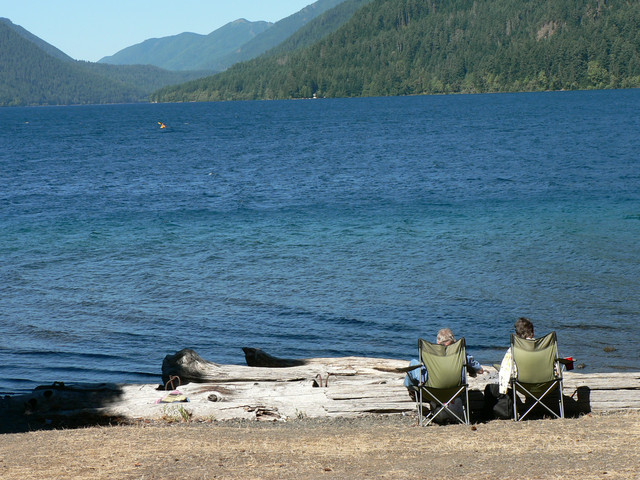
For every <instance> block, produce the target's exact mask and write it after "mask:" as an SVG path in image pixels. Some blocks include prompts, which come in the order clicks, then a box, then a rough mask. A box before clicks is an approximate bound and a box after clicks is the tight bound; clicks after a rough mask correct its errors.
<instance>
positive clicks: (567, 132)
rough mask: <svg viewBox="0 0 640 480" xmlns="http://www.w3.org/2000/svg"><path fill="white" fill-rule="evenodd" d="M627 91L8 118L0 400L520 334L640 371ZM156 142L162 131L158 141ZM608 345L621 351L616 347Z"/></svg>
mask: <svg viewBox="0 0 640 480" xmlns="http://www.w3.org/2000/svg"><path fill="white" fill-rule="evenodd" d="M638 112H640V90H619V91H594V92H559V93H533V94H504V95H456V96H428V97H399V98H366V99H336V100H306V101H278V102H229V103H201V104H198V103H194V104H141V105H109V106H83V107H48V108H4V109H0V331H1V332H2V336H1V338H0V392H1V393H18V392H23V391H25V390H30V389H31V388H33V387H34V386H36V385H41V384H50V383H51V382H53V381H64V382H68V383H74V382H103V381H109V382H127V383H128V382H134V383H138V382H144V383H154V382H160V375H161V365H162V360H163V358H164V356H165V355H167V354H172V353H175V352H176V351H178V350H180V349H182V348H186V347H189V348H193V349H195V350H196V351H197V352H198V353H199V354H200V355H201V356H202V357H204V358H205V359H207V360H211V361H214V362H218V363H236V364H242V363H243V362H244V357H243V353H242V351H241V347H243V346H254V347H260V348H262V349H264V350H266V351H267V352H269V353H271V354H273V355H276V356H282V357H295V358H304V357H317V356H343V355H362V356H373V357H387V358H401V359H410V358H412V357H415V356H416V353H417V339H418V337H424V338H427V339H433V338H434V336H435V333H436V331H437V330H438V329H439V328H441V327H444V326H450V327H451V328H452V329H453V330H454V332H455V333H456V334H458V335H459V336H465V337H466V339H467V344H468V348H469V350H470V351H471V352H472V353H473V354H474V355H475V356H476V358H477V359H478V360H480V361H481V362H482V363H484V364H491V363H495V362H498V361H500V359H501V358H502V355H503V352H504V350H505V348H506V347H507V345H508V341H509V334H510V333H511V332H512V330H513V323H514V321H515V320H516V319H517V318H518V317H519V316H527V317H529V318H531V319H532V320H533V322H534V324H535V326H536V333H537V334H543V333H547V332H548V331H551V330H555V331H557V332H558V336H559V343H560V350H561V353H563V354H565V355H572V356H574V357H577V358H578V361H579V362H581V363H584V364H585V365H586V367H585V370H584V371H585V372H589V371H591V372H593V371H604V372H606V371H618V370H628V369H631V370H640V355H639V353H638V352H639V350H640V336H639V335H638V320H639V318H640V268H639V267H640V241H639V240H638V239H640V159H639V155H640V114H639V113H638ZM158 122H164V123H165V124H166V125H167V128H166V129H161V128H160V126H159V124H158ZM605 347H614V348H615V350H614V351H608V350H611V349H610V348H607V349H606V350H607V351H605Z"/></svg>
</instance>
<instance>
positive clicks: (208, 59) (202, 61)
mask: <svg viewBox="0 0 640 480" xmlns="http://www.w3.org/2000/svg"><path fill="white" fill-rule="evenodd" d="M272 25H273V24H271V23H269V22H249V21H247V20H245V19H239V20H236V21H234V22H230V23H227V24H226V25H224V26H223V27H220V28H218V29H217V30H214V31H213V32H211V33H210V34H208V35H199V34H197V33H181V34H179V35H173V36H170V37H163V38H152V39H149V40H145V41H144V42H142V43H139V44H137V45H132V46H131V47H127V48H125V49H124V50H120V51H119V52H118V53H116V54H114V55H112V56H110V57H104V58H102V59H100V60H99V62H98V63H108V64H112V65H155V66H157V67H161V68H164V69H167V70H209V71H211V72H214V71H215V72H219V71H221V70H224V68H223V67H221V66H220V59H222V58H223V57H226V56H227V55H229V54H231V53H232V52H234V51H236V50H238V49H239V48H240V47H241V46H242V45H244V44H246V43H247V42H248V41H250V40H251V39H252V38H255V37H256V35H259V34H261V33H263V32H264V31H265V30H267V29H269V27H271V26H272Z"/></svg>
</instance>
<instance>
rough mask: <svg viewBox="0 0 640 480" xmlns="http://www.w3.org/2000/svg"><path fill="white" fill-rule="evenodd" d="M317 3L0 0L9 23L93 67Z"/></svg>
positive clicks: (266, 0) (2, 14)
mask: <svg viewBox="0 0 640 480" xmlns="http://www.w3.org/2000/svg"><path fill="white" fill-rule="evenodd" d="M314 2H315V0H173V1H168V0H153V1H152V0H108V1H107V0H102V1H98V0H0V17H4V18H8V19H9V20H11V22H13V23H14V24H16V25H20V26H21V27H22V28H24V29H26V30H28V31H29V32H31V33H32V34H34V35H35V36H37V37H39V38H41V39H42V40H44V41H45V42H47V43H50V44H51V45H53V46H54V47H56V48H58V49H59V50H62V51H63V52H64V53H66V54H67V55H69V56H70V57H72V58H74V59H76V60H87V61H90V62H97V61H98V60H100V59H101V58H103V57H106V56H108V55H113V54H114V53H116V52H118V51H120V50H122V49H123V48H126V47H130V46H131V45H135V44H137V43H141V42H143V41H144V40H147V39H148V38H160V37H168V36H170V35H177V34H179V33H183V32H193V33H199V34H203V35H206V34H209V33H211V32H213V31H214V30H217V29H218V28H220V27H222V26H223V25H225V24H227V23H229V22H232V21H234V20H237V19H239V18H245V19H247V20H249V21H252V22H255V21H259V20H264V21H268V22H277V21H278V20H281V19H283V18H285V17H288V16H289V15H291V14H294V13H296V12H297V11H299V10H301V9H303V8H304V7H306V6H307V5H310V4H312V3H314Z"/></svg>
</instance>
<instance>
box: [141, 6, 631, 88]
mask: <svg viewBox="0 0 640 480" xmlns="http://www.w3.org/2000/svg"><path fill="white" fill-rule="evenodd" d="M638 86H640V2H638V1H637V0H635V1H627V0H606V1H605V0H539V1H533V0H374V1H373V2H372V3H370V4H368V5H367V6H365V7H363V8H362V9H361V10H359V11H358V12H357V13H356V14H355V15H354V16H353V18H352V19H351V20H350V21H349V22H347V23H346V24H345V25H344V26H343V27H341V28H340V29H339V30H338V31H337V32H335V33H334V34H332V35H330V36H328V37H327V38H325V39H324V40H322V41H320V42H318V43H315V44H314V45H312V46H310V47H308V48H305V49H303V50H301V51H296V52H294V53H282V54H278V55H275V56H264V57H261V58H259V59H255V60H253V61H250V62H246V63H242V64H237V65H235V66H234V67H232V68H230V69H229V70H228V71H226V72H223V73H221V74H218V75H215V76H213V77H208V78H206V79H200V80H197V81H194V82H189V83H187V84H185V85H181V86H179V87H175V88H165V89H162V90H160V91H159V92H157V93H156V94H154V95H153V96H152V98H153V99H154V100H158V101H194V100H196V101H205V100H231V99H258V98H301V97H311V96H313V95H317V96H319V97H352V96H369V95H408V94H428V93H453V92H470V93H471V92H510V91H535V90H558V89H587V88H624V87H638Z"/></svg>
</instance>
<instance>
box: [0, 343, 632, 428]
mask: <svg viewBox="0 0 640 480" xmlns="http://www.w3.org/2000/svg"><path fill="white" fill-rule="evenodd" d="M244 353H245V359H246V361H247V363H248V364H249V365H254V366H244V365H221V364H217V363H213V362H210V361H207V360H204V359H203V358H202V357H200V356H199V355H198V354H197V353H196V352H195V351H193V350H189V349H185V350H181V351H179V352H177V353H175V354H173V355H167V356H166V357H165V359H164V361H163V364H162V379H163V383H162V385H160V386H158V385H130V384H99V385H63V384H60V383H56V384H54V385H51V386H43V387H38V388H37V389H35V390H34V391H33V392H32V393H30V394H27V395H18V396H14V397H5V398H3V399H0V432H6V431H21V430H19V429H16V428H15V422H13V423H12V420H15V419H19V420H20V422H21V427H19V428H20V429H22V430H24V429H33V428H43V427H46V426H50V425H54V426H55V425H56V422H58V421H59V419H60V418H67V419H68V418H82V417H87V418H93V417H101V418H103V419H104V418H106V419H109V420H113V419H120V420H151V419H165V420H175V421H184V420H188V419H191V420H203V421H206V420H226V419H238V418H244V419H258V420H286V419H290V418H303V417H331V416H344V417H351V416H360V415H367V414H403V415H416V406H415V403H414V402H413V401H412V400H411V399H410V397H409V395H408V394H407V390H406V388H405V387H404V385H403V380H404V376H405V371H406V369H407V368H406V367H407V366H408V361H406V360H393V359H381V358H364V357H340V358H309V359H302V360H290V359H281V358H277V357H273V356H271V355H268V354H266V353H265V352H262V351H261V350H259V349H255V348H245V349H244ZM258 365H263V366H258ZM484 368H485V370H486V371H485V373H484V374H483V375H479V376H477V377H476V378H469V379H468V380H469V388H470V403H471V405H470V407H471V411H472V419H473V418H474V414H475V418H476V420H478V419H480V420H481V419H482V418H481V417H480V416H479V415H480V413H481V411H482V406H483V395H482V392H483V391H484V387H485V385H486V384H488V383H495V382H497V372H496V370H495V369H494V368H493V367H484ZM175 389H177V390H179V392H180V393H181V394H183V395H184V396H186V397H187V399H188V401H187V402H179V403H163V400H165V401H171V399H170V395H169V394H170V390H175ZM564 395H565V400H566V407H567V413H568V414H578V413H582V412H588V411H593V412H614V411H625V410H630V409H631V410H640V373H639V372H631V373H593V374H585V373H575V372H573V371H571V372H565V375H564ZM173 398H174V399H175V397H173ZM178 398H179V397H178ZM94 423H95V422H94ZM62 424H63V425H64V424H65V423H64V422H62ZM67 424H69V422H67Z"/></svg>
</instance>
